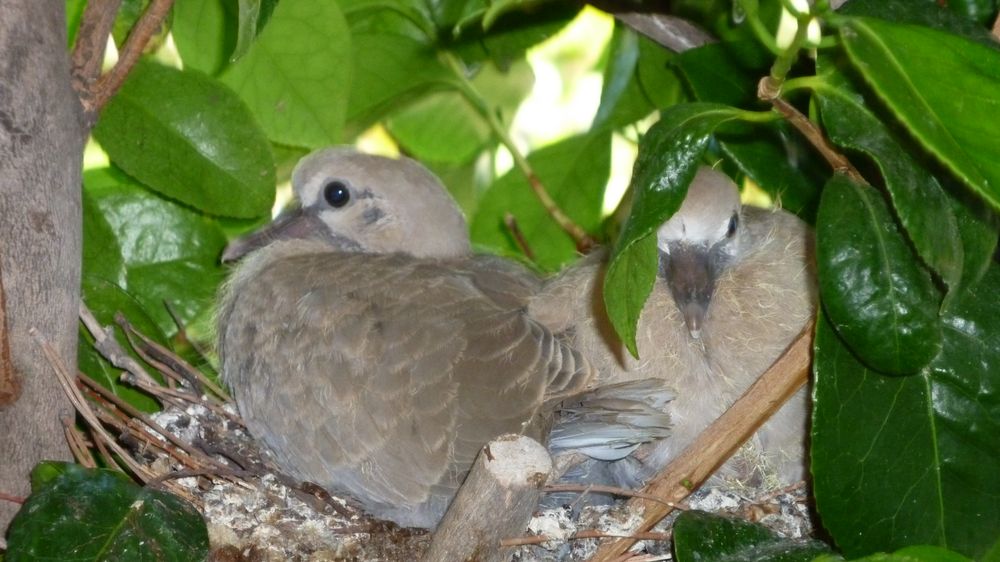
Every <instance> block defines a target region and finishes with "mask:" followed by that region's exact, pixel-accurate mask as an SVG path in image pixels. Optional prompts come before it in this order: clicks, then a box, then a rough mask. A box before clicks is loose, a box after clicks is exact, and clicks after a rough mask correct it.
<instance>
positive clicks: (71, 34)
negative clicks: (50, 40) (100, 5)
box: [65, 0, 87, 49]
mask: <svg viewBox="0 0 1000 562" xmlns="http://www.w3.org/2000/svg"><path fill="white" fill-rule="evenodd" d="M65 1H66V45H67V46H69V48H70V49H72V48H73V44H74V43H76V32H77V31H79V29H80V20H81V19H83V9H84V8H85V7H86V6H87V1H86V0H65Z"/></svg>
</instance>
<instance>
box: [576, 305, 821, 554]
mask: <svg viewBox="0 0 1000 562" xmlns="http://www.w3.org/2000/svg"><path fill="white" fill-rule="evenodd" d="M812 332H813V323H812V322H810V323H809V325H808V326H806V327H805V329H803V330H802V333H801V334H799V336H798V338H796V339H795V341H794V342H793V343H792V345H791V346H789V348H788V349H787V350H786V351H785V353H784V354H783V355H782V356H781V357H780V358H778V360H777V361H775V362H774V365H771V368H770V369H768V370H767V371H766V372H765V373H764V374H763V375H761V376H760V378H759V379H757V381H756V382H754V383H753V385H751V386H750V388H748V389H747V391H746V392H744V393H743V396H741V397H740V399H739V400H737V401H736V402H735V403H734V404H733V405H732V406H731V407H730V408H729V409H728V410H726V413H724V414H722V416H720V417H719V419H717V420H715V422H713V423H712V425H710V426H708V428H707V429H706V430H705V431H703V432H702V433H701V435H700V436H699V437H698V439H696V440H695V442H694V443H692V444H691V445H690V446H688V448H687V449H685V450H684V452H683V453H681V455H680V456H679V457H677V458H676V459H674V461H673V462H671V463H670V464H669V465H668V466H667V467H666V468H665V469H663V471H662V472H660V474H658V475H657V476H656V477H655V478H654V479H653V480H652V481H650V482H649V483H648V484H646V487H645V488H643V490H642V491H643V493H645V494H652V495H654V496H657V497H660V498H662V499H664V500H666V501H668V502H672V503H679V502H680V501H681V500H683V499H684V498H685V497H687V496H688V494H690V493H691V492H692V491H694V490H696V489H697V488H698V486H700V485H701V484H702V483H703V482H704V481H705V480H707V479H708V477H709V476H711V475H712V473H714V472H715V470H716V469H717V468H718V467H719V466H721V465H722V464H723V463H724V462H725V461H726V459H728V458H729V457H731V456H732V455H733V453H735V452H736V450H737V449H739V448H740V446H741V445H742V444H743V443H744V442H746V440H747V439H749V438H750V436H751V435H753V434H754V432H755V431H757V429H758V428H759V427H760V426H761V425H762V424H763V423H764V422H765V421H767V419H768V418H770V417H771V414H773V413H774V412H776V411H778V409H779V408H781V406H782V405H783V404H784V403H785V401H786V400H788V399H789V398H790V397H791V396H792V395H793V394H795V393H796V392H797V391H798V390H799V389H800V388H802V385H804V384H805V383H806V381H807V380H808V379H809V363H810V360H811V356H812ZM628 507H629V509H630V510H636V511H641V512H642V514H643V518H642V523H641V524H640V525H639V527H638V529H637V532H645V531H649V530H650V529H652V528H653V526H654V525H656V524H657V523H658V522H659V521H660V520H661V519H663V518H664V517H666V515H667V514H668V513H670V512H671V511H672V509H673V508H672V507H670V506H669V505H666V504H663V503H656V502H651V501H649V500H645V499H642V498H633V499H631V500H629V502H628ZM633 544H635V539H627V538H626V539H615V540H613V541H608V542H605V543H604V544H602V545H601V547H600V548H599V549H598V551H597V553H595V554H594V556H593V557H592V558H591V559H590V560H591V561H592V562H609V561H611V560H614V559H616V558H618V557H619V556H621V554H622V553H623V552H625V551H626V550H628V548H629V547H631V546H632V545H633Z"/></svg>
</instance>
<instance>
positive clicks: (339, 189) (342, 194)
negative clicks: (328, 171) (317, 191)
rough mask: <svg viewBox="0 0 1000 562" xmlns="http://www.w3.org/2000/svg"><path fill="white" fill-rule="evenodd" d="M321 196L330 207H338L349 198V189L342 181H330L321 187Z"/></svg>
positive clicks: (344, 203)
mask: <svg viewBox="0 0 1000 562" xmlns="http://www.w3.org/2000/svg"><path fill="white" fill-rule="evenodd" d="M323 198H324V199H326V202H327V203H329V204H330V206H331V207H334V208H340V207H343V206H344V205H346V204H347V202H348V201H350V200H351V190H350V189H348V188H347V185H346V184H345V183H344V182H342V181H337V180H334V181H331V182H330V183H328V184H326V187H324V188H323Z"/></svg>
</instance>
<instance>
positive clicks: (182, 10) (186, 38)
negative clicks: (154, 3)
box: [170, 0, 237, 76]
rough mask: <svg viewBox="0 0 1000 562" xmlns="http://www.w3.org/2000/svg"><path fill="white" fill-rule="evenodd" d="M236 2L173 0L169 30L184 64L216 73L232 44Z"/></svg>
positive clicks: (223, 65) (187, 66) (224, 65)
mask: <svg viewBox="0 0 1000 562" xmlns="http://www.w3.org/2000/svg"><path fill="white" fill-rule="evenodd" d="M235 7H236V4H235V3H234V2H231V1H227V0H175V1H174V7H173V13H174V25H173V27H172V28H171V30H170V32H171V34H172V35H173V38H174V44H175V45H177V52H178V53H180V55H181V60H183V61H184V67H185V68H193V69H195V70H200V71H202V72H204V73H205V74H209V75H213V76H214V75H216V74H218V73H219V72H221V71H222V69H223V68H225V67H226V65H227V64H228V61H229V55H230V54H231V53H232V52H233V49H235V48H236V35H237V26H236V24H235V23H234V22H236V21H237V15H236V12H235V10H234V8H235Z"/></svg>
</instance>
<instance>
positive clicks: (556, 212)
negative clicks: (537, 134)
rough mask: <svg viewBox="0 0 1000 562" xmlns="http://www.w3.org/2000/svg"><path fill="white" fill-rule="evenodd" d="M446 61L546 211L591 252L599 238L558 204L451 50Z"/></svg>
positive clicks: (457, 84)
mask: <svg viewBox="0 0 1000 562" xmlns="http://www.w3.org/2000/svg"><path fill="white" fill-rule="evenodd" d="M442 56H443V57H444V59H445V61H446V62H447V63H448V66H449V67H450V68H451V70H452V72H453V73H454V75H455V78H456V80H455V82H454V83H453V85H454V86H455V87H456V88H457V89H458V91H459V92H460V93H461V94H462V96H463V97H464V98H465V99H466V101H468V102H469V104H471V105H472V107H473V108H474V109H475V110H476V111H477V112H478V113H479V114H480V115H481V116H482V117H483V119H485V120H486V123H487V125H489V127H490V130H492V131H493V134H494V135H496V137H497V139H498V140H499V141H500V144H502V145H504V146H505V147H506V148H507V150H509V151H510V154H511V156H512V157H513V159H514V165H515V166H517V168H518V169H519V170H521V172H522V173H523V174H524V176H525V177H526V178H527V180H528V185H530V186H531V190H532V191H533V192H534V193H535V196H536V197H537V198H538V201H539V202H540V203H541V204H542V207H544V208H545V211H546V212H547V213H548V214H549V216H550V217H552V220H554V221H555V222H556V224H558V225H559V227H560V228H562V229H563V231H565V232H566V234H568V235H569V236H570V237H571V238H573V241H574V242H575V243H576V249H577V251H578V252H580V253H583V254H585V253H587V252H589V251H590V250H591V249H592V248H593V247H594V246H596V245H597V242H596V240H594V238H593V237H591V236H590V234H588V233H587V231H585V230H584V229H583V228H582V227H581V226H580V225H578V224H576V223H575V222H573V219H571V218H569V217H568V216H567V215H566V213H564V212H563V211H562V209H560V208H559V205H558V204H557V203H556V202H555V200H554V199H552V196H551V195H549V192H548V191H547V190H546V189H545V185H544V184H542V181H541V180H540V179H538V175H537V174H536V173H535V170H534V169H533V168H532V167H531V164H530V163H529V162H528V159H527V158H525V156H524V154H522V153H521V151H520V150H519V149H518V148H517V145H516V144H515V143H514V139H512V138H511V137H510V134H509V133H508V132H507V128H506V127H504V125H503V123H501V122H500V119H499V117H497V114H496V112H495V111H493V110H492V109H491V108H490V107H489V105H488V104H487V102H486V100H485V99H484V98H483V96H482V95H480V93H479V92H478V91H477V90H476V88H475V86H473V85H472V82H470V81H469V79H468V77H466V75H465V70H464V69H463V68H462V66H461V63H459V61H458V59H457V58H455V56H454V55H452V54H451V53H443V54H442Z"/></svg>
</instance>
